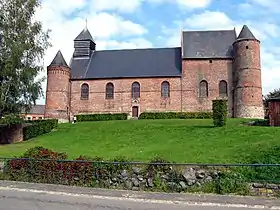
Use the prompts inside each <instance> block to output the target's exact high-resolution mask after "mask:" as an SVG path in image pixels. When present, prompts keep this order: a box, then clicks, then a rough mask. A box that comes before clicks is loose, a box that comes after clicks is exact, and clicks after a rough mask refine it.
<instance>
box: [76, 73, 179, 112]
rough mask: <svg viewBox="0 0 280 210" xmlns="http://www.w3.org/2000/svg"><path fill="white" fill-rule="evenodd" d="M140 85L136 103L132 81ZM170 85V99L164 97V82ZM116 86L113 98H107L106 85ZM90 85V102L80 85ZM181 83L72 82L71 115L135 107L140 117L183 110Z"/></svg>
mask: <svg viewBox="0 0 280 210" xmlns="http://www.w3.org/2000/svg"><path fill="white" fill-rule="evenodd" d="M135 81H136V82H139V83H140V99H139V102H134V101H133V99H132V97H131V87H132V83H133V82H135ZM163 81H168V82H169V83H170V98H169V99H167V100H164V99H162V98H161V83H162V82H163ZM108 82H111V83H113V84H114V99H105V88H106V84H107V83H108ZM83 83H87V84H88V85H89V92H90V93H89V100H81V99H80V97H81V85H82V84H83ZM180 100H181V82H180V78H141V79H115V80H114V79H113V80H88V81H72V85H71V112H72V114H78V113H104V112H110V113H114V112H126V113H130V114H131V112H132V106H134V105H136V106H139V114H140V113H141V112H145V111H180V110H181V103H180Z"/></svg>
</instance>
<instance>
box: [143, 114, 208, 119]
mask: <svg viewBox="0 0 280 210" xmlns="http://www.w3.org/2000/svg"><path fill="white" fill-rule="evenodd" d="M211 118H212V113H211V112H143V113H141V114H140V116H139V119H211Z"/></svg>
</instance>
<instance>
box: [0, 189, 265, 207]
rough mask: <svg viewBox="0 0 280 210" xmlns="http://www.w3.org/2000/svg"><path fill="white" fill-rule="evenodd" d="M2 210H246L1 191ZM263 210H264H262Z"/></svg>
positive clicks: (0, 205) (0, 203)
mask: <svg viewBox="0 0 280 210" xmlns="http://www.w3.org/2000/svg"><path fill="white" fill-rule="evenodd" d="M0 209H1V210H18V209H21V210H50V209H51V210H74V209H75V210H89V209H96V210H130V209H131V210H132V209H133V210H144V209H145V210H148V209H149V210H152V209H155V210H170V209H174V210H183V209H184V210H185V209H189V210H221V209H227V210H243V209H244V210H245V209H248V208H236V207H209V206H199V205H196V206H193V205H186V204H185V205H184V204H156V203H146V202H139V201H138V202H135V201H127V200H114V199H102V198H87V197H82V196H71V195H70V196H69V195H67V196H66V195H52V194H47V193H41V192H39V193H36V192H17V191H13V190H9V191H7V190H4V191H3V190H1V191H0ZM262 210H263V208H262Z"/></svg>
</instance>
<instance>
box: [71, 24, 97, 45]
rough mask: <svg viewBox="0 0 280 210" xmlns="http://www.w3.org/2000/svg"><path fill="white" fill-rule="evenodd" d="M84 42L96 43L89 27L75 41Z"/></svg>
mask: <svg viewBox="0 0 280 210" xmlns="http://www.w3.org/2000/svg"><path fill="white" fill-rule="evenodd" d="M84 40H91V41H93V42H94V40H93V38H92V36H91V34H90V32H89V31H88V29H87V27H86V28H85V29H84V30H83V31H82V32H81V33H80V34H79V35H78V36H77V37H76V38H75V39H74V41H84Z"/></svg>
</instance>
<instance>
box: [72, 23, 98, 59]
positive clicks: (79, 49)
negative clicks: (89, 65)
mask: <svg viewBox="0 0 280 210" xmlns="http://www.w3.org/2000/svg"><path fill="white" fill-rule="evenodd" d="M95 47H96V44H95V42H94V40H93V38H92V36H91V34H90V32H89V31H88V29H87V27H86V28H85V29H84V30H83V31H82V32H81V33H80V34H79V35H78V36H77V37H76V38H75V39H74V48H75V51H74V55H73V57H90V56H91V54H92V52H94V51H95Z"/></svg>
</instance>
